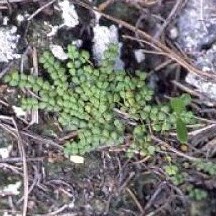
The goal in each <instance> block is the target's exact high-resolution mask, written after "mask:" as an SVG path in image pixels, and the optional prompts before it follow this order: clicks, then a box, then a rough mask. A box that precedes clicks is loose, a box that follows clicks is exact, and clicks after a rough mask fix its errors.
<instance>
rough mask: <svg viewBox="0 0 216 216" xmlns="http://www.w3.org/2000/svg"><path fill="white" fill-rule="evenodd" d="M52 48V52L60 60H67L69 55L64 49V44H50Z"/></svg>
mask: <svg viewBox="0 0 216 216" xmlns="http://www.w3.org/2000/svg"><path fill="white" fill-rule="evenodd" d="M50 50H51V52H52V54H53V55H54V56H55V57H56V58H57V59H59V60H66V59H68V55H67V54H66V53H65V51H64V50H63V48H62V46H60V45H56V44H51V45H50Z"/></svg>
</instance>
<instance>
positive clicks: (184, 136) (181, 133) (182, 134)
mask: <svg viewBox="0 0 216 216" xmlns="http://www.w3.org/2000/svg"><path fill="white" fill-rule="evenodd" d="M176 131H177V138H178V140H179V141H180V142H181V143H187V141H188V132H187V128H186V125H185V123H184V122H183V121H182V120H181V118H177V120H176Z"/></svg>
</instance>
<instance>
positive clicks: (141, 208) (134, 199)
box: [126, 187, 144, 215]
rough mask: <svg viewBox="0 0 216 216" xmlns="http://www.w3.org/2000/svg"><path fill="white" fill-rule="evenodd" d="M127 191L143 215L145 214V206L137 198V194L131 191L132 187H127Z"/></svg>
mask: <svg viewBox="0 0 216 216" xmlns="http://www.w3.org/2000/svg"><path fill="white" fill-rule="evenodd" d="M126 191H127V192H128V193H129V194H130V196H131V198H132V199H133V201H134V202H135V203H136V205H137V207H138V209H139V210H140V212H141V215H143V214H144V209H143V207H142V206H141V204H140V202H139V201H138V199H137V198H136V196H135V195H134V193H133V192H132V191H131V189H130V188H128V187H126Z"/></svg>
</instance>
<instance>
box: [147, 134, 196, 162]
mask: <svg viewBox="0 0 216 216" xmlns="http://www.w3.org/2000/svg"><path fill="white" fill-rule="evenodd" d="M151 138H152V140H153V141H155V142H157V143H159V144H160V145H162V146H163V147H165V148H167V149H168V150H170V151H171V152H174V153H176V154H177V155H178V156H180V157H184V158H186V159H188V160H190V161H197V160H199V159H198V158H195V157H192V156H188V155H186V154H184V153H183V152H180V151H179V150H177V149H175V148H174V147H172V146H170V145H169V144H168V143H166V142H164V141H163V140H160V139H159V138H157V137H156V136H154V135H151Z"/></svg>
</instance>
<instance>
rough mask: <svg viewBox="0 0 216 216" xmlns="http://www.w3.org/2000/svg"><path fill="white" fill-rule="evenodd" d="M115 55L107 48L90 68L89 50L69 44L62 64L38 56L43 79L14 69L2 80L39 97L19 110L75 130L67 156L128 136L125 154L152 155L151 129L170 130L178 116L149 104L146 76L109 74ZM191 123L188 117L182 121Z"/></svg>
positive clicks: (27, 100)
mask: <svg viewBox="0 0 216 216" xmlns="http://www.w3.org/2000/svg"><path fill="white" fill-rule="evenodd" d="M116 53H117V46H115V45H114V44H113V45H110V46H109V49H108V50H107V51H106V52H105V54H104V59H103V61H102V63H101V65H100V67H94V66H93V64H92V63H91V62H90V55H89V53H88V52H86V51H79V50H78V49H77V48H76V47H75V46H73V45H69V46H68V49H67V55H68V58H69V60H68V62H67V63H66V66H65V64H63V63H62V62H60V61H58V60H56V59H55V58H54V57H53V55H52V54H51V53H50V52H44V53H43V55H42V56H41V57H40V63H41V64H42V65H43V68H44V69H45V70H46V71H47V72H48V75H49V78H48V79H47V80H45V78H42V77H36V76H33V75H26V74H20V73H19V72H17V71H14V72H12V73H10V74H8V75H6V76H5V77H4V81H5V82H6V83H8V84H9V85H10V86H13V87H18V88H23V87H25V88H29V89H31V90H32V91H33V92H35V93H37V94H38V96H39V97H37V98H28V97H27V98H26V97H23V98H22V100H21V105H22V107H23V108H24V109H26V110H29V109H38V108H39V109H41V110H45V111H49V112H53V113H55V114H56V115H57V116H58V121H59V123H60V124H61V125H62V126H64V127H65V128H66V129H68V130H76V131H77V133H78V135H77V137H76V138H75V139H74V140H71V141H68V142H66V143H65V153H66V154H72V155H83V154H85V153H86V152H89V151H92V150H95V149H98V148H100V147H102V146H111V145H119V144H122V143H124V137H125V135H126V134H131V135H132V139H131V145H130V147H129V148H128V155H129V156H130V155H131V153H132V152H133V151H134V150H135V149H136V150H137V151H142V152H144V153H145V154H150V155H152V154H154V152H155V146H154V145H153V144H152V143H151V137H150V131H153V132H155V133H165V132H167V131H169V130H170V129H175V128H176V120H177V119H179V117H178V116H177V115H176V113H175V112H173V111H171V107H170V105H169V104H166V105H153V102H152V97H153V91H152V90H151V89H150V88H149V87H148V86H147V84H146V73H144V72H142V71H135V74H133V75H130V74H128V73H126V71H125V70H118V71H116V70H114V64H115V58H116ZM184 111H185V113H186V114H187V112H186V110H184ZM181 119H182V118H181ZM191 119H192V116H190V115H188V117H187V122H189V121H190V120H191Z"/></svg>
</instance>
